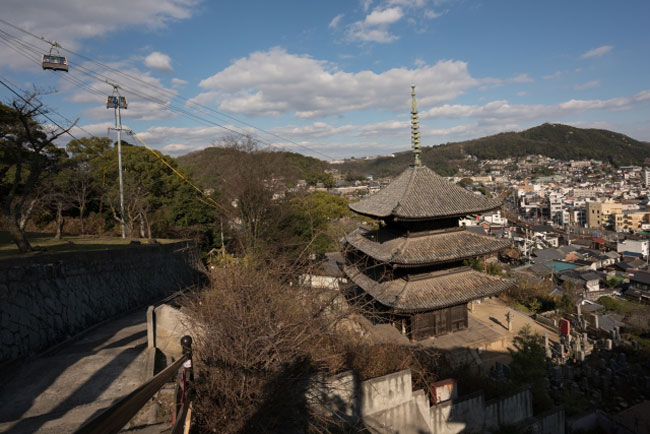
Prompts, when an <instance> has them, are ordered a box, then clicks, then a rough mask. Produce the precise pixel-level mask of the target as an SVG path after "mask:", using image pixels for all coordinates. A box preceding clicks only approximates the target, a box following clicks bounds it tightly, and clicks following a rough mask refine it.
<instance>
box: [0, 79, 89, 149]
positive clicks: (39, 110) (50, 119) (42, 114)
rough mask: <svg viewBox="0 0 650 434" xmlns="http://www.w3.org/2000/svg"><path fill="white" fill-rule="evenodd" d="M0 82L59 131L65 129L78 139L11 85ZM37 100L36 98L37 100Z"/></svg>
mask: <svg viewBox="0 0 650 434" xmlns="http://www.w3.org/2000/svg"><path fill="white" fill-rule="evenodd" d="M3 78H4V77H3ZM0 84H2V85H3V86H4V87H6V88H7V89H9V90H10V91H11V92H12V93H13V94H15V95H16V96H17V97H18V98H20V99H22V100H23V101H25V104H29V105H30V106H32V107H33V108H34V109H35V110H36V111H37V112H38V113H39V114H40V115H41V116H43V117H44V118H45V119H47V120H49V121H50V122H52V123H53V124H54V125H56V126H57V127H59V128H60V129H61V131H65V134H68V135H69V136H70V137H72V138H73V139H75V140H79V139H77V138H76V137H75V136H74V135H73V134H72V133H71V132H70V130H69V129H68V130H67V131H66V128H63V127H62V126H61V125H59V124H58V123H57V122H56V121H54V120H53V119H52V118H51V117H49V116H48V115H47V114H45V112H43V110H41V109H40V108H38V107H36V106H35V105H34V104H32V103H31V102H30V101H29V100H27V99H25V98H23V97H22V96H21V95H20V94H19V93H18V92H16V91H15V90H14V89H12V88H11V86H9V85H8V84H7V83H5V82H4V81H2V80H0ZM37 101H38V100H37ZM39 102H40V101H39ZM73 126H74V125H71V126H70V127H69V128H72V127H73Z"/></svg>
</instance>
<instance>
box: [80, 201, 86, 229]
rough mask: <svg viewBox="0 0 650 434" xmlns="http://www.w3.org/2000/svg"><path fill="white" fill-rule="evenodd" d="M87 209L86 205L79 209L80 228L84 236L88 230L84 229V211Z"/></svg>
mask: <svg viewBox="0 0 650 434" xmlns="http://www.w3.org/2000/svg"><path fill="white" fill-rule="evenodd" d="M85 209H86V207H85V205H81V206H80V207H79V226H81V234H82V235H84V234H85V233H86V230H85V228H84V210H85Z"/></svg>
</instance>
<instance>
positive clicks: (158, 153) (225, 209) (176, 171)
mask: <svg viewBox="0 0 650 434" xmlns="http://www.w3.org/2000/svg"><path fill="white" fill-rule="evenodd" d="M127 133H129V134H131V135H132V136H133V137H135V138H136V140H138V141H139V142H140V143H142V146H143V147H144V148H145V149H146V150H147V151H149V152H151V153H152V154H153V155H155V156H156V158H158V159H159V160H160V161H161V162H162V163H163V164H164V165H165V166H167V167H168V168H169V169H171V171H172V172H173V173H174V174H176V176H178V177H179V178H181V179H182V180H183V181H185V182H186V183H188V184H189V185H190V186H191V187H192V188H193V189H194V190H196V191H197V192H199V193H200V194H201V195H202V196H204V197H205V198H206V199H207V200H208V201H209V202H206V201H204V200H201V199H200V198H199V200H201V202H203V203H205V204H207V205H210V206H211V207H213V208H219V209H221V210H222V211H224V212H226V213H230V210H229V209H227V208H226V207H224V206H223V205H221V204H220V203H219V202H217V201H216V200H214V199H213V198H212V197H210V195H208V194H207V193H206V192H204V191H203V190H201V189H200V188H199V187H197V186H196V185H195V184H194V183H193V182H192V181H190V179H189V178H188V177H186V176H185V175H183V174H182V173H181V172H179V171H178V170H176V168H175V167H174V166H172V165H171V164H169V163H168V162H167V161H166V160H165V159H164V158H163V157H162V155H161V153H160V152H159V151H156V150H154V149H152V148H150V147H149V145H148V144H147V142H145V141H144V139H142V138H141V137H140V136H138V135H137V134H136V133H135V132H133V131H132V130H127Z"/></svg>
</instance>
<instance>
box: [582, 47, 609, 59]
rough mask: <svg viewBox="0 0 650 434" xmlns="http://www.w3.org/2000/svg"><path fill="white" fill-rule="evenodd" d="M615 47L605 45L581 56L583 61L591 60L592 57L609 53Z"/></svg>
mask: <svg viewBox="0 0 650 434" xmlns="http://www.w3.org/2000/svg"><path fill="white" fill-rule="evenodd" d="M613 48H614V47H613V46H612V45H603V46H600V47H598V48H594V49H593V50H589V51H587V52H585V53H584V54H582V56H580V58H581V59H589V58H590V57H599V56H602V55H603V54H606V53H609V52H610V51H612V49H613Z"/></svg>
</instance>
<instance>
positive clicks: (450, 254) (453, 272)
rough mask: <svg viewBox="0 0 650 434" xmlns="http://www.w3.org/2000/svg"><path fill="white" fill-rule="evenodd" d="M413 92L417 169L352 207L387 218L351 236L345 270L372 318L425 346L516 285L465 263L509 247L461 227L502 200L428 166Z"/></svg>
mask: <svg viewBox="0 0 650 434" xmlns="http://www.w3.org/2000/svg"><path fill="white" fill-rule="evenodd" d="M411 88H412V90H411V101H412V102H411V141H412V145H413V153H414V156H415V161H414V164H412V165H411V166H409V168H408V169H406V170H405V171H404V172H402V174H401V175H399V176H398V177H397V178H396V179H395V180H394V181H393V182H391V183H390V184H389V185H388V186H386V187H385V188H384V189H382V190H380V191H379V192H378V193H376V194H374V195H372V196H369V197H367V198H365V199H362V200H360V201H358V202H354V203H351V204H350V209H351V210H352V211H354V212H356V213H358V214H361V215H364V216H370V217H374V218H376V219H380V222H379V223H380V228H379V229H377V230H365V229H361V228H359V229H357V230H355V231H353V232H352V233H350V234H347V235H346V237H345V239H346V244H347V247H348V248H347V251H346V263H345V265H344V267H343V269H344V272H345V274H346V275H347V276H348V278H349V279H350V281H351V282H352V283H353V287H354V288H355V289H356V290H360V292H361V293H362V294H364V293H365V295H366V296H368V297H369V299H370V302H371V305H372V311H373V314H379V315H380V317H381V318H382V319H383V320H386V321H390V322H392V323H394V324H395V325H396V326H398V327H399V328H400V329H401V331H402V333H405V334H408V335H409V336H410V337H411V339H414V340H419V339H424V338H427V337H430V336H439V335H442V334H445V333H449V332H453V331H457V330H462V329H465V328H467V326H468V320H467V304H468V303H469V302H471V301H473V300H476V299H480V298H483V297H489V296H492V295H496V294H498V293H500V292H502V291H504V290H506V289H508V288H509V287H510V286H512V282H511V281H509V280H505V279H502V278H499V277H496V276H492V275H489V274H486V273H482V272H479V271H476V270H473V269H472V268H470V267H467V266H464V265H463V263H464V261H465V260H467V259H472V258H477V257H485V256H488V255H492V254H495V253H497V252H499V251H501V250H503V249H505V248H508V247H510V242H509V241H508V240H504V239H498V238H494V237H491V236H487V235H478V234H475V233H473V232H470V231H468V230H466V228H465V227H464V226H459V219H461V218H463V217H465V216H467V215H469V214H476V213H484V212H487V211H491V210H494V209H496V208H499V207H500V206H501V202H500V201H497V200H494V199H490V198H488V197H486V196H478V195H476V194H473V193H472V192H470V191H467V190H465V189H464V188H462V187H460V186H458V185H456V184H454V183H452V182H450V181H447V180H446V179H444V178H442V177H441V176H439V175H437V174H436V173H434V172H433V171H432V170H430V169H429V168H427V167H426V166H423V165H422V163H421V159H420V152H421V151H420V138H419V126H418V114H417V105H416V101H415V85H412V86H411Z"/></svg>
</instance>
